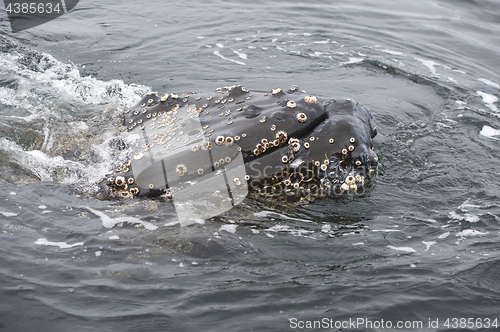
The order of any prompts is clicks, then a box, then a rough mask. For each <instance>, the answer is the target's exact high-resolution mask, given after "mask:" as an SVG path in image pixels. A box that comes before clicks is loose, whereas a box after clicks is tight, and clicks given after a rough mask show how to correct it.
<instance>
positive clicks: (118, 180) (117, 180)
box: [115, 176, 125, 187]
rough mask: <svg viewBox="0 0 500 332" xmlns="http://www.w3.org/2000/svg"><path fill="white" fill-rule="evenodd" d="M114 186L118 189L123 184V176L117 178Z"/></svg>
mask: <svg viewBox="0 0 500 332" xmlns="http://www.w3.org/2000/svg"><path fill="white" fill-rule="evenodd" d="M115 184H116V185H117V186H119V187H121V186H123V185H124V184H125V178H124V177H123V176H117V177H116V179H115Z"/></svg>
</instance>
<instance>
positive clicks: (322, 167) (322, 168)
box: [321, 164, 328, 172]
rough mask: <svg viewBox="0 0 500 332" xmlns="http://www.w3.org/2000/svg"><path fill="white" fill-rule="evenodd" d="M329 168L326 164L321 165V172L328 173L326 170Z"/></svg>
mask: <svg viewBox="0 0 500 332" xmlns="http://www.w3.org/2000/svg"><path fill="white" fill-rule="evenodd" d="M327 168H328V166H326V165H325V164H323V165H321V170H322V171H323V172H324V171H326V169H327Z"/></svg>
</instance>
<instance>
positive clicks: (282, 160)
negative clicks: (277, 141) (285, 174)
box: [281, 156, 288, 164]
mask: <svg viewBox="0 0 500 332" xmlns="http://www.w3.org/2000/svg"><path fill="white" fill-rule="evenodd" d="M281 162H282V163H283V164H286V163H288V157H287V156H283V157H281Z"/></svg>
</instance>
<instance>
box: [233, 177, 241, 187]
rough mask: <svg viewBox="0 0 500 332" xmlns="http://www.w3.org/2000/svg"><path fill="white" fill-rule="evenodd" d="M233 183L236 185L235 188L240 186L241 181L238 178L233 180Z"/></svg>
mask: <svg viewBox="0 0 500 332" xmlns="http://www.w3.org/2000/svg"><path fill="white" fill-rule="evenodd" d="M233 181H234V184H235V185H237V186H239V185H240V184H241V181H240V179H238V178H234V180H233Z"/></svg>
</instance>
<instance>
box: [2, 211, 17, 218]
mask: <svg viewBox="0 0 500 332" xmlns="http://www.w3.org/2000/svg"><path fill="white" fill-rule="evenodd" d="M0 214H2V215H3V216H4V217H15V216H17V215H18V213H14V212H3V211H0Z"/></svg>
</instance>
